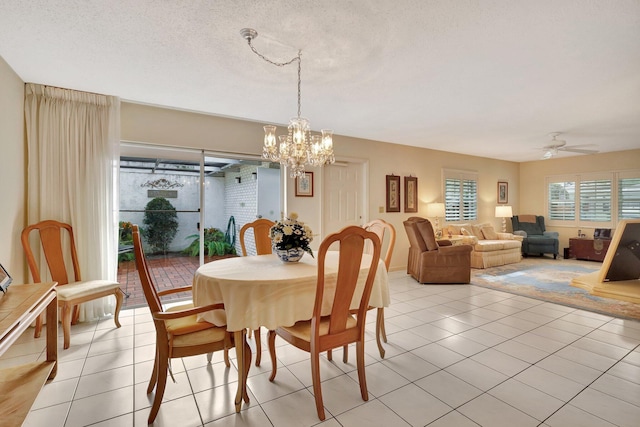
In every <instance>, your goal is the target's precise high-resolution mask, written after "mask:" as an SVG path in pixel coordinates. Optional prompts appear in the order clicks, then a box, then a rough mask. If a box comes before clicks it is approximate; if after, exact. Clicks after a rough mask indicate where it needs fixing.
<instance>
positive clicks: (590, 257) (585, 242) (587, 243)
mask: <svg viewBox="0 0 640 427" xmlns="http://www.w3.org/2000/svg"><path fill="white" fill-rule="evenodd" d="M610 243H611V240H605V239H598V240H594V239H579V238H573V239H569V254H570V256H571V257H572V258H576V259H584V260H587V261H600V262H602V261H604V256H605V255H606V254H607V249H609V244H610Z"/></svg>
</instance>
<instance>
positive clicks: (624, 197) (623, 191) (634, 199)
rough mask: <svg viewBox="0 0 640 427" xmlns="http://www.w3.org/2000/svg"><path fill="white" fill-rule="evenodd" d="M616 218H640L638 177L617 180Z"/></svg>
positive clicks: (639, 184)
mask: <svg viewBox="0 0 640 427" xmlns="http://www.w3.org/2000/svg"><path fill="white" fill-rule="evenodd" d="M618 219H640V178H623V179H620V180H619V181H618Z"/></svg>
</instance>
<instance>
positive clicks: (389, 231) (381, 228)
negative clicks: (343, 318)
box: [327, 219, 396, 363]
mask: <svg viewBox="0 0 640 427" xmlns="http://www.w3.org/2000/svg"><path fill="white" fill-rule="evenodd" d="M362 228H364V229H365V230H368V231H371V232H374V233H376V235H377V236H378V238H379V239H380V243H381V245H382V246H383V247H382V249H381V251H380V252H381V253H380V256H381V258H382V259H383V261H384V265H385V268H386V270H387V272H388V271H389V266H390V265H391V256H392V255H393V248H394V246H395V244H396V229H395V227H394V226H393V225H391V224H389V223H388V222H386V221H384V220H382V219H374V220H373V221H370V222H368V223H366V224H364V225H363V226H362ZM385 235H387V236H389V237H388V239H387V244H386V246H385V245H384V237H385ZM384 248H386V251H384V252H385V253H384V254H383V253H382V252H383V249H384ZM366 250H367V249H365V251H366ZM368 252H371V250H368ZM374 308H376V307H371V306H370V307H369V310H372V309H374ZM352 314H355V310H352ZM382 341H384V342H385V343H386V342H387V333H386V331H385V328H384V308H383V307H377V313H376V343H377V344H378V351H379V352H380V357H381V358H383V359H384V354H385V350H384V347H383V346H382ZM342 350H343V351H342V361H343V362H344V363H347V361H348V360H349V346H348V345H345V346H344V347H343V349H342ZM331 353H332V352H331V350H329V351H328V352H327V357H328V358H329V360H331V359H332V354H331Z"/></svg>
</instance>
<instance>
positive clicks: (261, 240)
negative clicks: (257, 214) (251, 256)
mask: <svg viewBox="0 0 640 427" xmlns="http://www.w3.org/2000/svg"><path fill="white" fill-rule="evenodd" d="M274 224H275V222H273V221H271V220H269V219H265V218H260V219H257V220H255V221H253V222H249V223H247V224H245V225H243V226H242V228H241V229H240V248H241V249H242V256H247V247H246V245H245V241H244V234H245V233H246V232H247V230H249V229H250V228H253V238H254V239H255V244H256V254H257V255H268V254H270V253H271V239H269V229H270V228H271V227H273V225H274Z"/></svg>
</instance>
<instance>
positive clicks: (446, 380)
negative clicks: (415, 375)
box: [416, 371, 482, 408]
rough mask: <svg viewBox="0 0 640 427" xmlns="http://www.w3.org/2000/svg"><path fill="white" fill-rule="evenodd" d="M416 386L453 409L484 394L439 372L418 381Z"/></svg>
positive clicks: (448, 374) (445, 373) (451, 376)
mask: <svg viewBox="0 0 640 427" xmlns="http://www.w3.org/2000/svg"><path fill="white" fill-rule="evenodd" d="M416 385H418V386H419V387H420V388H422V389H424V390H425V391H427V392H429V393H430V394H432V395H433V396H435V397H437V398H438V399H440V400H441V401H443V402H444V403H446V404H447V405H449V406H451V407H452V408H457V407H458V406H460V405H464V404H465V403H467V402H469V401H470V400H472V399H475V398H476V397H478V396H480V395H481V394H482V390H480V389H478V388H476V387H474V386H472V385H471V384H469V383H467V382H465V381H462V380H461V379H459V378H457V377H455V376H453V375H451V374H450V373H448V372H446V371H439V372H436V373H435V374H432V375H429V376H428V377H425V378H423V379H421V380H418V381H416Z"/></svg>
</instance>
